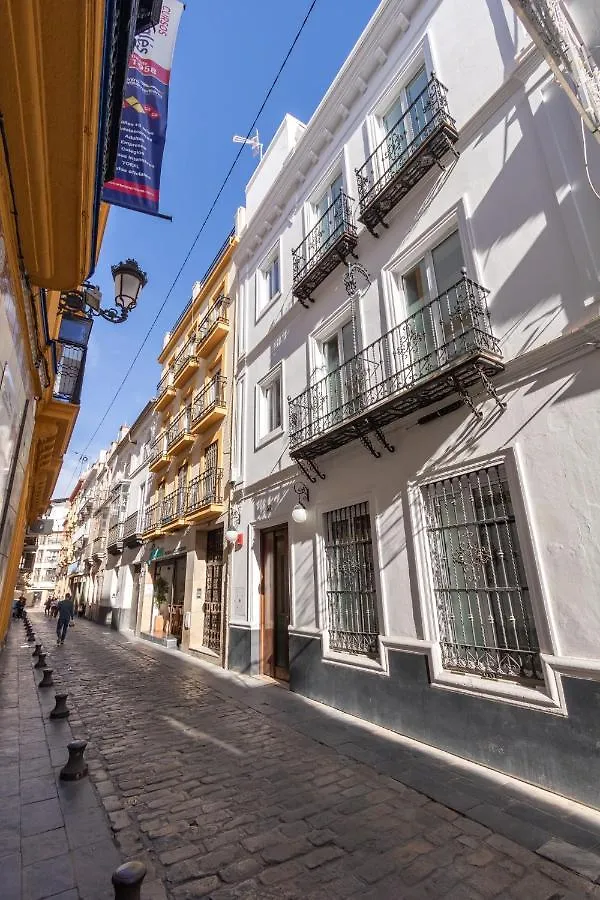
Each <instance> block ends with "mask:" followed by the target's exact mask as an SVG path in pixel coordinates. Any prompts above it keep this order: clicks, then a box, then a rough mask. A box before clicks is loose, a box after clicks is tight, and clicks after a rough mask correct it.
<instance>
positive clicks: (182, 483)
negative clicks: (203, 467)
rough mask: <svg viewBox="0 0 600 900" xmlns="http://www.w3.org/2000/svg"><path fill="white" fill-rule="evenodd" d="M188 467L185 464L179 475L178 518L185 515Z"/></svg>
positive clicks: (181, 467)
mask: <svg viewBox="0 0 600 900" xmlns="http://www.w3.org/2000/svg"><path fill="white" fill-rule="evenodd" d="M187 476H188V466H187V463H184V465H183V466H180V468H179V471H178V473H177V518H178V519H180V518H182V517H183V516H184V515H185V495H186V488H187Z"/></svg>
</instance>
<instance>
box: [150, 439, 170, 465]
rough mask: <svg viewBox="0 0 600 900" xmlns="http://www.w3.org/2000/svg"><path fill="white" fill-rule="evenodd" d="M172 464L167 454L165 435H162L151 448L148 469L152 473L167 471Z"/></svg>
mask: <svg viewBox="0 0 600 900" xmlns="http://www.w3.org/2000/svg"><path fill="white" fill-rule="evenodd" d="M170 462H171V457H170V456H169V454H168V453H167V446H166V443H165V434H164V433H163V434H160V435H159V436H158V437H157V439H156V440H155V441H154V443H153V444H152V446H151V447H150V454H149V456H148V469H149V470H150V472H160V471H161V470H162V469H165V468H166V467H167V466H168V465H169V463H170Z"/></svg>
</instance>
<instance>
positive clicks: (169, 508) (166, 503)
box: [160, 487, 187, 531]
mask: <svg viewBox="0 0 600 900" xmlns="http://www.w3.org/2000/svg"><path fill="white" fill-rule="evenodd" d="M186 492H187V491H186V488H185V487H182V488H177V489H176V490H174V491H171V493H170V494H167V496H166V497H165V499H164V500H163V502H162V506H161V512H160V524H161V530H162V531H176V530H177V529H178V528H183V527H184V525H185V506H186Z"/></svg>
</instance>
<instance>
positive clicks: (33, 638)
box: [27, 631, 35, 644]
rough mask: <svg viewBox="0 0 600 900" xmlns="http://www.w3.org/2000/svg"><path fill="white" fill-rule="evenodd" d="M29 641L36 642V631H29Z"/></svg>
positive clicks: (30, 642)
mask: <svg viewBox="0 0 600 900" xmlns="http://www.w3.org/2000/svg"><path fill="white" fill-rule="evenodd" d="M27 642H28V643H29V644H34V643H35V633H34V632H33V631H30V632H28V634H27Z"/></svg>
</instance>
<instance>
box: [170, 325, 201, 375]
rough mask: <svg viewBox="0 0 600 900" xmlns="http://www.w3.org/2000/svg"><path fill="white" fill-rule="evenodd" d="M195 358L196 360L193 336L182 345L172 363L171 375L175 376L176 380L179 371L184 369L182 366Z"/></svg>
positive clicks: (194, 337)
mask: <svg viewBox="0 0 600 900" xmlns="http://www.w3.org/2000/svg"><path fill="white" fill-rule="evenodd" d="M195 358H196V336H195V335H193V336H192V337H191V338H189V339H188V340H187V341H186V342H185V344H184V345H183V348H182V349H181V350H180V351H179V353H178V354H177V356H176V357H175V360H174V362H173V375H174V376H175V378H177V376H178V375H179V373H180V372H181V370H182V369H183V368H184V366H186V365H187V363H188V362H189V361H190V360H193V359H195Z"/></svg>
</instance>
